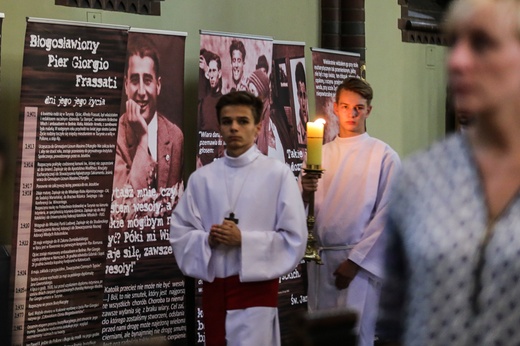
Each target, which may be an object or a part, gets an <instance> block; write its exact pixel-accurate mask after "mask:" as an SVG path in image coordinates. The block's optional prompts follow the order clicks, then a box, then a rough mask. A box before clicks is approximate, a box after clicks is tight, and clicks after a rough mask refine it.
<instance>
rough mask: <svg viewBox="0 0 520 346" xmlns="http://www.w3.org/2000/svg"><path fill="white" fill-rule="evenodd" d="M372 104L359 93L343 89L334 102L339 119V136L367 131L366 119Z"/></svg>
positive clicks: (350, 135)
mask: <svg viewBox="0 0 520 346" xmlns="http://www.w3.org/2000/svg"><path fill="white" fill-rule="evenodd" d="M371 110H372V106H369V105H368V103H367V100H366V99H364V98H363V97H362V96H361V95H359V94H358V93H355V92H353V91H350V90H342V91H341V92H340V94H339V98H338V102H334V113H335V114H336V116H337V117H338V120H339V136H340V137H353V136H357V135H360V134H363V133H365V120H366V119H367V118H368V115H369V114H370V111H371Z"/></svg>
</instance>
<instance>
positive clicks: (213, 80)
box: [208, 60, 222, 89]
mask: <svg viewBox="0 0 520 346" xmlns="http://www.w3.org/2000/svg"><path fill="white" fill-rule="evenodd" d="M220 77H222V72H221V71H220V70H219V69H218V65H217V62H216V61H215V60H211V61H210V62H209V64H208V79H209V85H210V86H211V89H216V88H217V87H218V82H219V80H220Z"/></svg>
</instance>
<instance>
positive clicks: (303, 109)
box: [297, 82, 309, 122]
mask: <svg viewBox="0 0 520 346" xmlns="http://www.w3.org/2000/svg"><path fill="white" fill-rule="evenodd" d="M297 92H298V103H299V104H300V116H301V117H302V121H305V122H307V119H308V118H309V117H308V113H307V112H308V109H307V106H308V104H307V90H306V87H305V83H303V82H298V91H297Z"/></svg>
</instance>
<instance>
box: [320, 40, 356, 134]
mask: <svg viewBox="0 0 520 346" xmlns="http://www.w3.org/2000/svg"><path fill="white" fill-rule="evenodd" d="M311 51H312V65H313V69H314V89H315V100H316V101H315V102H316V117H317V118H324V119H325V121H326V125H325V132H324V135H323V142H324V143H327V142H330V141H331V140H333V139H334V137H336V135H337V134H338V133H339V124H338V119H337V117H336V116H335V115H334V102H335V97H336V88H337V87H338V85H340V84H341V82H342V81H343V80H344V79H345V78H347V77H360V55H359V54H357V53H349V52H343V51H334V50H327V49H318V48H311Z"/></svg>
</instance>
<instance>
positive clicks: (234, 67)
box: [231, 50, 244, 83]
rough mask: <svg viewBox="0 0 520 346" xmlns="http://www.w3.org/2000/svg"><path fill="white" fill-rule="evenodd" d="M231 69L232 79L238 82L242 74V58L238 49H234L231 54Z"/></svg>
mask: <svg viewBox="0 0 520 346" xmlns="http://www.w3.org/2000/svg"><path fill="white" fill-rule="evenodd" d="M231 71H232V74H233V81H234V82H235V83H238V82H239V81H240V79H241V78H242V75H243V74H244V58H243V57H242V53H241V52H240V51H239V50H234V51H233V53H232V54H231Z"/></svg>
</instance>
